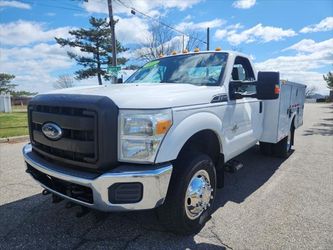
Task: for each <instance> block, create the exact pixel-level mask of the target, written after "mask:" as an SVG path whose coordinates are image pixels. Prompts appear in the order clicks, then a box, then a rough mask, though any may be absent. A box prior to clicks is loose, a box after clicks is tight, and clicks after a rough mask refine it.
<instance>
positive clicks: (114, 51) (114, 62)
mask: <svg viewBox="0 0 333 250" xmlns="http://www.w3.org/2000/svg"><path fill="white" fill-rule="evenodd" d="M108 8H109V19H110V28H111V39H112V66H113V67H115V66H117V45H116V34H115V30H114V28H115V24H116V22H115V20H114V19H113V10H112V0H108ZM112 83H117V77H114V76H113V77H112Z"/></svg>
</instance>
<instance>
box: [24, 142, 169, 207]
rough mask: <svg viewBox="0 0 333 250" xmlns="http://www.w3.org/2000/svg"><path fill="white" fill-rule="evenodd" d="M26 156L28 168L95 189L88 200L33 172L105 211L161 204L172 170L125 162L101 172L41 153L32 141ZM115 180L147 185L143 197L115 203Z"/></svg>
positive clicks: (25, 152)
mask: <svg viewBox="0 0 333 250" xmlns="http://www.w3.org/2000/svg"><path fill="white" fill-rule="evenodd" d="M23 156H24V159H25V161H26V163H27V166H28V169H33V170H34V171H35V170H37V172H39V173H42V174H43V175H45V176H47V177H51V178H54V179H57V180H61V181H64V182H66V183H72V184H73V185H80V186H83V187H87V188H88V189H90V190H91V191H92V202H89V203H88V202H85V201H82V200H79V199H76V198H73V197H71V196H69V195H66V193H61V192H58V191H57V190H55V189H54V188H53V187H52V186H51V185H47V184H45V182H41V181H40V180H38V178H35V176H34V175H33V174H31V175H32V177H33V178H34V179H35V180H36V181H38V182H39V183H40V184H41V186H42V187H44V188H45V189H47V190H49V191H50V192H52V193H54V194H56V195H58V196H61V197H63V198H65V199H67V200H70V201H72V202H74V203H77V204H80V205H83V206H86V207H90V208H94V209H97V210H101V211H128V210H143V209H151V208H155V207H158V206H159V205H161V204H163V202H164V199H165V197H166V194H167V190H168V186H169V181H170V178H171V173H172V165H171V164H166V165H160V166H147V165H146V166H144V165H137V166H133V165H121V166H119V167H117V168H115V169H113V170H111V171H109V172H106V173H104V174H101V175H100V174H95V173H89V172H83V171H78V170H74V169H68V168H65V167H63V166H59V165H56V164H54V163H52V162H49V161H46V160H45V159H43V158H42V157H40V156H39V155H38V154H36V153H35V152H33V151H32V146H31V144H27V145H25V146H24V148H23ZM115 183H141V184H142V187H143V191H142V198H141V200H140V201H138V202H136V203H127V204H112V203H111V202H110V201H109V188H110V186H112V185H113V184H115Z"/></svg>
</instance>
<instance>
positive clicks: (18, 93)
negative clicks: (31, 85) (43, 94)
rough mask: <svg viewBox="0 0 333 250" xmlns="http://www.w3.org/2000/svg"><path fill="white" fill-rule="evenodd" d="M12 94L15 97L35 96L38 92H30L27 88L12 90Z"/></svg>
mask: <svg viewBox="0 0 333 250" xmlns="http://www.w3.org/2000/svg"><path fill="white" fill-rule="evenodd" d="M10 94H11V95H12V96H13V97H21V96H34V95H37V94H38V93H37V92H29V91H25V90H18V91H11V92H10Z"/></svg>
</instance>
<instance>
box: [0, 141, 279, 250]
mask: <svg viewBox="0 0 333 250" xmlns="http://www.w3.org/2000/svg"><path fill="white" fill-rule="evenodd" d="M237 160H239V161H241V162H243V163H244V167H243V168H242V169H240V170H239V171H238V172H236V173H233V174H230V173H226V175H225V187H224V188H223V189H219V190H218V192H217V195H216V202H215V205H214V212H215V211H216V210H218V209H220V208H222V207H223V206H224V205H225V204H226V203H227V202H236V203H242V202H243V201H244V200H245V199H246V198H247V197H249V196H250V195H251V194H252V193H253V192H255V191H256V190H258V189H259V188H260V187H261V186H263V185H264V184H265V183H266V182H267V180H269V178H270V177H271V176H272V175H273V174H274V173H275V171H276V170H277V169H278V168H279V166H280V165H281V164H282V163H283V161H284V159H279V158H272V157H266V156H263V155H261V154H260V153H259V149H258V146H255V147H253V148H251V149H249V150H248V151H246V152H245V153H243V154H242V155H240V156H238V157H237ZM78 211H79V207H73V208H71V209H66V208H65V201H62V202H60V203H57V204H52V203H51V197H50V195H48V196H46V197H45V196H43V195H41V194H37V195H34V196H30V197H28V198H25V199H22V200H18V201H15V202H12V203H9V204H5V205H2V206H1V207H0V221H1V223H2V225H1V228H0V245H2V246H3V247H4V248H5V249H11V248H14V247H17V246H24V247H25V248H31V249H34V248H37V247H38V248H70V249H77V248H96V247H97V248H107V249H126V248H133V249H136V248H142V249H152V248H153V249H154V248H157V249H165V248H168V249H186V248H190V249H226V248H225V247H224V246H223V239H221V237H223V236H217V235H216V234H215V233H213V232H212V231H211V230H212V227H210V226H208V224H207V225H206V226H205V228H204V229H203V230H202V231H201V232H200V233H199V234H198V237H200V238H201V239H202V238H205V239H206V240H204V241H206V242H207V240H209V242H211V243H197V242H196V240H195V236H193V235H192V236H186V237H182V236H176V235H174V234H172V233H168V232H166V231H165V230H164V229H163V228H162V227H161V225H160V224H159V222H158V219H157V216H156V214H155V212H154V211H151V210H150V211H140V212H131V213H102V212H98V211H92V212H90V213H88V214H87V215H85V216H84V217H82V218H77V217H76V216H75V215H76V213H77V212H78Z"/></svg>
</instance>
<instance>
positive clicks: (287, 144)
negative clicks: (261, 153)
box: [273, 129, 293, 158]
mask: <svg viewBox="0 0 333 250" xmlns="http://www.w3.org/2000/svg"><path fill="white" fill-rule="evenodd" d="M292 135H293V132H292V130H291V129H290V131H289V133H288V136H286V137H285V138H283V139H282V140H281V141H279V142H278V143H276V144H274V145H273V154H274V155H275V156H277V157H281V158H287V157H288V156H289V155H290V152H291V146H292V141H293V140H292Z"/></svg>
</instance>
